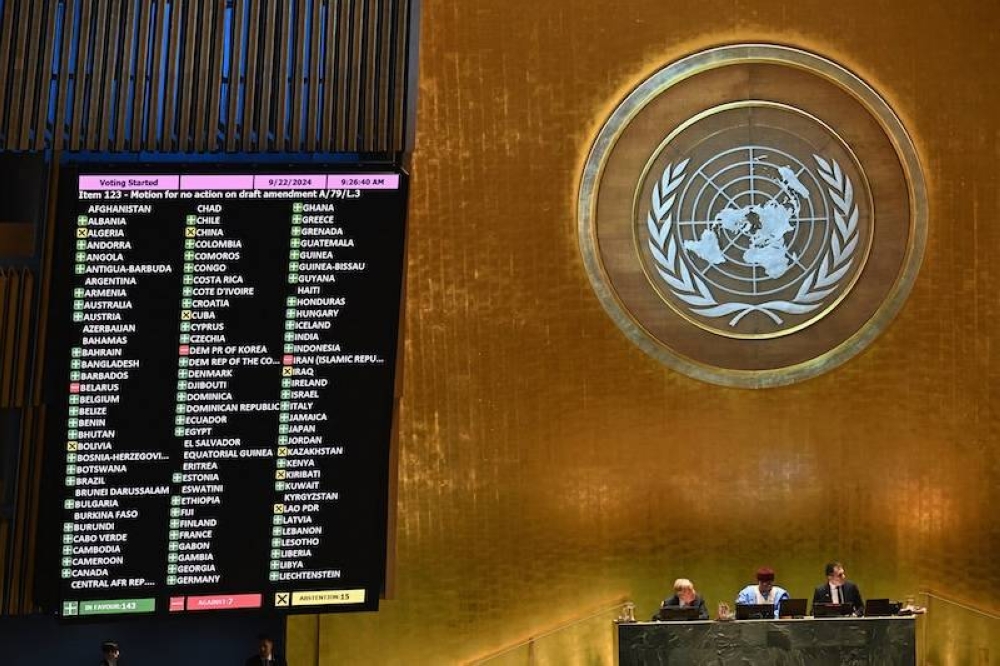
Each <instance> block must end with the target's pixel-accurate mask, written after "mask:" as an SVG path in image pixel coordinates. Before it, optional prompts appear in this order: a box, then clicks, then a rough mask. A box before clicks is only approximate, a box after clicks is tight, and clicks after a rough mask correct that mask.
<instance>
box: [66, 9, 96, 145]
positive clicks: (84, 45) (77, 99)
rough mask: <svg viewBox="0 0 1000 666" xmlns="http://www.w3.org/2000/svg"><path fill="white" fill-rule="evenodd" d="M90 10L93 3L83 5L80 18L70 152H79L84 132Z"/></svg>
mask: <svg viewBox="0 0 1000 666" xmlns="http://www.w3.org/2000/svg"><path fill="white" fill-rule="evenodd" d="M90 8H91V3H89V2H84V3H83V14H82V16H81V17H80V46H79V48H78V49H77V57H76V70H75V71H74V80H73V115H72V117H71V118H70V135H69V148H70V150H79V148H80V145H81V142H80V132H81V131H82V130H83V98H84V97H85V96H86V95H85V93H86V90H87V86H88V85H89V81H88V80H87V56H88V55H89V51H88V49H89V47H90V37H89V35H90Z"/></svg>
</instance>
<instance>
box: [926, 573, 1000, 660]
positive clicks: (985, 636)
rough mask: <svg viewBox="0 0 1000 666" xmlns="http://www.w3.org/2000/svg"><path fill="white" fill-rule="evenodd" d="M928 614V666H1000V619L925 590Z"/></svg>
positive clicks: (992, 614)
mask: <svg viewBox="0 0 1000 666" xmlns="http://www.w3.org/2000/svg"><path fill="white" fill-rule="evenodd" d="M919 596H920V603H921V604H922V605H923V606H925V607H926V609H927V614H926V615H925V616H924V618H923V621H922V623H921V625H922V626H920V641H919V662H920V663H921V664H924V665H925V666H987V665H990V664H1000V615H998V614H997V613H995V612H991V611H989V610H986V609H983V608H978V607H977V606H975V605H974V604H971V603H969V602H967V601H962V600H960V599H957V598H954V597H951V596H949V595H947V594H943V593H941V592H937V591H935V590H921V591H920V595H919Z"/></svg>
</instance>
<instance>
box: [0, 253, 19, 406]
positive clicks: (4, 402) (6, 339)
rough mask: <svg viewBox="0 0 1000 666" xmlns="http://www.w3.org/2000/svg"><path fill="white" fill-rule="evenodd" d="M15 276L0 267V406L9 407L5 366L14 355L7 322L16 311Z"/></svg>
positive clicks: (9, 399) (8, 383)
mask: <svg viewBox="0 0 1000 666" xmlns="http://www.w3.org/2000/svg"><path fill="white" fill-rule="evenodd" d="M15 283H16V278H15V277H14V276H13V275H12V272H10V271H7V270H4V269H2V268H0V316H2V317H3V321H2V322H0V362H2V365H0V407H9V406H10V404H11V402H12V400H11V393H12V390H11V382H10V378H9V376H8V372H7V368H8V367H9V364H10V360H11V359H12V358H13V356H14V342H13V340H12V339H11V336H10V328H11V327H10V325H9V322H11V321H13V319H14V313H15V312H17V305H16V303H15Z"/></svg>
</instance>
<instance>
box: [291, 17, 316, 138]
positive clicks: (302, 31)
mask: <svg viewBox="0 0 1000 666" xmlns="http://www.w3.org/2000/svg"><path fill="white" fill-rule="evenodd" d="M297 4H298V23H297V25H298V28H297V30H296V33H295V34H296V44H297V45H298V48H296V49H294V55H295V71H294V73H293V76H292V123H291V143H290V145H288V146H285V149H286V150H293V151H298V150H302V112H303V111H306V110H307V109H306V106H305V100H306V96H305V85H306V83H305V80H306V74H305V71H306V68H305V65H306V58H307V57H308V55H309V52H308V51H307V50H306V46H307V43H308V42H309V40H307V39H306V13H307V12H308V11H309V7H308V6H307V3H306V0H297ZM318 18H319V17H318V16H315V15H314V16H313V17H312V19H313V21H315V20H317V19H318Z"/></svg>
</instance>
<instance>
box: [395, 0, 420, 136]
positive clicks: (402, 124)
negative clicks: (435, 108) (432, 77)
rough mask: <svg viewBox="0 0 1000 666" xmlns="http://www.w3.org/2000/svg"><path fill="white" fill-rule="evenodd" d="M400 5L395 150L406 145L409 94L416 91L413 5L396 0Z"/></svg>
mask: <svg viewBox="0 0 1000 666" xmlns="http://www.w3.org/2000/svg"><path fill="white" fill-rule="evenodd" d="M395 1H396V3H397V5H398V7H397V9H396V12H397V14H396V50H395V53H396V58H395V60H394V61H393V69H394V70H395V71H394V73H393V78H392V83H391V84H390V85H391V86H392V91H393V104H392V110H393V121H392V123H391V127H392V129H393V136H392V141H391V142H390V143H389V145H390V146H392V149H393V150H395V151H402V150H403V148H404V147H405V145H406V143H405V142H406V119H407V113H408V111H409V109H408V108H407V106H408V105H409V103H410V102H409V95H411V94H414V93H415V91H409V67H414V68H415V67H416V66H417V63H415V62H413V63H410V62H409V59H410V34H409V31H410V21H411V20H412V19H411V12H413V11H414V10H413V8H412V5H411V3H410V1H409V0H395Z"/></svg>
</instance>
